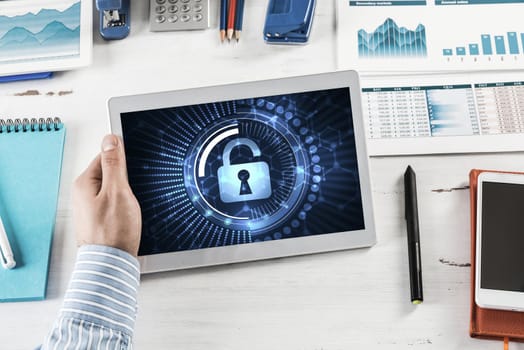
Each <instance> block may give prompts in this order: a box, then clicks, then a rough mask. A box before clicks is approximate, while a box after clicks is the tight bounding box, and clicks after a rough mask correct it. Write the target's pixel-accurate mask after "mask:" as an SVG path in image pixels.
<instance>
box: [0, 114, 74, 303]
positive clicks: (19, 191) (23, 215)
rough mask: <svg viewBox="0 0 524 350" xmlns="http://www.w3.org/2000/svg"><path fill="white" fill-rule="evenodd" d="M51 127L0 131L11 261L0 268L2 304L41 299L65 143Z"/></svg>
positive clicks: (0, 198)
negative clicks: (7, 266) (12, 264)
mask: <svg viewBox="0 0 524 350" xmlns="http://www.w3.org/2000/svg"><path fill="white" fill-rule="evenodd" d="M47 125H50V126H51V127H50V128H49V129H50V130H48V128H47ZM57 127H58V130H55V125H54V123H52V124H51V123H49V124H46V126H45V130H42V131H39V130H35V131H31V130H30V129H29V130H26V131H24V130H23V127H21V129H19V131H15V130H14V127H13V129H12V130H11V132H7V130H6V128H5V127H3V129H2V132H1V133H0V149H1V150H5V151H2V152H1V153H0V216H1V217H2V220H3V223H4V226H5V230H6V232H7V236H8V238H9V242H10V244H11V248H12V249H13V253H14V256H15V260H16V263H17V266H16V268H14V269H12V270H5V269H2V268H0V301H2V302H5V301H27V300H41V299H44V298H45V295H46V286H47V275H48V269H49V258H50V254H51V243H52V238H53V231H54V227H55V216H56V208H57V201H58V189H59V183H60V173H61V167H62V153H63V147H64V139H65V128H64V126H63V125H62V124H58V125H57Z"/></svg>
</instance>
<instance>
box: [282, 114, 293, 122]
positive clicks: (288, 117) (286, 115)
mask: <svg viewBox="0 0 524 350" xmlns="http://www.w3.org/2000/svg"><path fill="white" fill-rule="evenodd" d="M284 117H285V118H286V120H291V118H293V113H291V112H286V114H284Z"/></svg>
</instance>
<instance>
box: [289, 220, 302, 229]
mask: <svg viewBox="0 0 524 350" xmlns="http://www.w3.org/2000/svg"><path fill="white" fill-rule="evenodd" d="M291 226H292V227H293V228H298V227H299V226H300V222H299V221H298V220H293V221H291Z"/></svg>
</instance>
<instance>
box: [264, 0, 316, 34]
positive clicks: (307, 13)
mask: <svg viewBox="0 0 524 350" xmlns="http://www.w3.org/2000/svg"><path fill="white" fill-rule="evenodd" d="M314 12H315V0H270V1H269V5H268V8H267V14H266V23H265V25H264V40H265V41H266V43H268V44H304V43H306V42H307V41H308V39H309V33H310V32H311V25H312V23H313V14H314Z"/></svg>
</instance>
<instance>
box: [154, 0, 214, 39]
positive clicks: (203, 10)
mask: <svg viewBox="0 0 524 350" xmlns="http://www.w3.org/2000/svg"><path fill="white" fill-rule="evenodd" d="M209 1H210V0H149V24H150V30H151V31H152V32H162V31H169V30H194V29H207V28H209Z"/></svg>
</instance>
